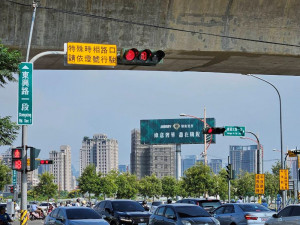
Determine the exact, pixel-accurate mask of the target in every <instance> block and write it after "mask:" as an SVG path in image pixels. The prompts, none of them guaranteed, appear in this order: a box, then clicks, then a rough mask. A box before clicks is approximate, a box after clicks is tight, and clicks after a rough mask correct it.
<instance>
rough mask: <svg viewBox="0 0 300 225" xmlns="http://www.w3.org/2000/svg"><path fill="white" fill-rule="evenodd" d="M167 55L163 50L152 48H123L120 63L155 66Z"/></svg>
mask: <svg viewBox="0 0 300 225" xmlns="http://www.w3.org/2000/svg"><path fill="white" fill-rule="evenodd" d="M164 57H165V53H164V52H163V51H162V50H157V51H151V50H150V49H144V50H138V49H136V48H131V49H123V50H122V51H121V57H119V58H118V64H124V65H140V66H155V65H156V64H158V63H159V62H160V61H161V60H162V59H163V58H164Z"/></svg>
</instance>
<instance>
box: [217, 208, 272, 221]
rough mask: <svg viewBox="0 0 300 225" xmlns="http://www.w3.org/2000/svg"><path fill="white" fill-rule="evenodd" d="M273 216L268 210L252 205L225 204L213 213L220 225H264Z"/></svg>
mask: <svg viewBox="0 0 300 225" xmlns="http://www.w3.org/2000/svg"><path fill="white" fill-rule="evenodd" d="M273 214H274V212H273V211H271V210H269V209H268V208H266V207H264V206H262V205H260V204H254V203H233V204H225V205H222V206H220V207H218V208H216V209H215V210H214V211H213V216H214V217H215V218H216V219H217V220H219V221H220V224H221V225H232V224H238V225H250V224H253V225H264V224H265V222H266V221H267V220H268V219H269V218H270V217H272V215H273Z"/></svg>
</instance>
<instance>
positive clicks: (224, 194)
mask: <svg viewBox="0 0 300 225" xmlns="http://www.w3.org/2000/svg"><path fill="white" fill-rule="evenodd" d="M226 175H227V172H226V170H225V169H224V168H223V169H222V170H221V171H220V172H219V174H217V175H215V176H214V181H215V182H214V188H213V190H214V192H213V193H212V195H215V196H216V195H219V196H220V199H222V200H223V201H225V200H226V199H227V198H228V180H227V178H226Z"/></svg>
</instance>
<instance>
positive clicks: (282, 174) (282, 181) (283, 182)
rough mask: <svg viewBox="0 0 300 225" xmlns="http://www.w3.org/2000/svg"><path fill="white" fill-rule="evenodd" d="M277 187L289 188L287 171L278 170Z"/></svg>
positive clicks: (281, 188)
mask: <svg viewBox="0 0 300 225" xmlns="http://www.w3.org/2000/svg"><path fill="white" fill-rule="evenodd" d="M279 188H280V190H288V189H289V171H288V170H279Z"/></svg>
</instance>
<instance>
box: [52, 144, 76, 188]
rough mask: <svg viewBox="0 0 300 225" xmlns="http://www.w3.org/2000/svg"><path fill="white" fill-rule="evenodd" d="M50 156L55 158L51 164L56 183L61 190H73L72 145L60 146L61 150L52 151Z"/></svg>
mask: <svg viewBox="0 0 300 225" xmlns="http://www.w3.org/2000/svg"><path fill="white" fill-rule="evenodd" d="M49 158H50V159H51V160H53V164H52V165H50V173H52V174H53V175H54V177H55V179H54V183H56V184H57V185H58V189H59V190H60V191H63V190H66V191H71V190H73V185H72V172H71V147H70V146H69V145H62V146H60V151H59V152H58V151H51V152H50V153H49Z"/></svg>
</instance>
